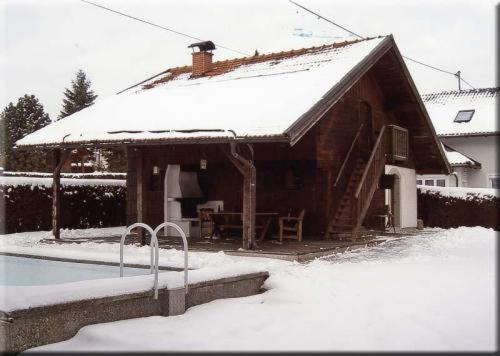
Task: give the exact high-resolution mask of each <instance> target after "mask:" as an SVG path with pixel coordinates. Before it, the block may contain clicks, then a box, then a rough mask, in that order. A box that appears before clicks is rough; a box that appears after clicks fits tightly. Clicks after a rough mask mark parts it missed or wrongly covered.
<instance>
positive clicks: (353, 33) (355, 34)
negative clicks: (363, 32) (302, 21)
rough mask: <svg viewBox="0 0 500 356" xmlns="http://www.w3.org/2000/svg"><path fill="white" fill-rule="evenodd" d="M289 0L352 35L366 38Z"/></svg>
mask: <svg viewBox="0 0 500 356" xmlns="http://www.w3.org/2000/svg"><path fill="white" fill-rule="evenodd" d="M288 1H290V2H291V3H292V4H294V5H295V6H298V7H300V8H302V9H304V10H306V11H308V12H310V13H311V14H313V15H316V16H318V18H320V19H323V20H325V21H327V22H329V23H331V24H332V25H335V26H337V27H340V28H341V29H343V30H344V31H347V32H349V33H350V34H352V35H354V36H357V37H359V38H361V39H363V40H364V39H365V38H364V37H363V36H360V35H358V34H357V33H355V32H352V31H351V30H348V29H347V28H345V27H343V26H341V25H339V24H337V23H335V22H333V21H332V20H329V19H327V18H326V17H323V16H321V15H320V14H317V13H315V12H314V11H312V10H309V9H308V8H306V7H304V6H302V5H300V4H298V3H296V2H295V1H292V0H288Z"/></svg>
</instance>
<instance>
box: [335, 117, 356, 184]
mask: <svg viewBox="0 0 500 356" xmlns="http://www.w3.org/2000/svg"><path fill="white" fill-rule="evenodd" d="M363 125H364V124H361V125H360V126H359V129H358V132H357V133H356V136H354V139H353V140H352V143H351V147H349V151H347V155H346V156H345V158H344V162H342V166H341V167H340V171H339V174H338V175H337V179H335V183H334V184H333V186H334V187H336V186H337V183H338V182H339V180H340V177H341V176H342V173H343V171H344V168H345V166H346V164H347V162H348V161H349V158H350V157H351V153H352V151H353V150H354V145H355V144H356V142H357V141H358V138H359V136H360V135H361V130H362V129H363Z"/></svg>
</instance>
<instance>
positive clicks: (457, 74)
mask: <svg viewBox="0 0 500 356" xmlns="http://www.w3.org/2000/svg"><path fill="white" fill-rule="evenodd" d="M455 76H456V77H457V78H458V91H462V88H461V87H460V71H458V72H456V73H455Z"/></svg>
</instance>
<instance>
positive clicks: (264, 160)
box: [127, 72, 413, 236]
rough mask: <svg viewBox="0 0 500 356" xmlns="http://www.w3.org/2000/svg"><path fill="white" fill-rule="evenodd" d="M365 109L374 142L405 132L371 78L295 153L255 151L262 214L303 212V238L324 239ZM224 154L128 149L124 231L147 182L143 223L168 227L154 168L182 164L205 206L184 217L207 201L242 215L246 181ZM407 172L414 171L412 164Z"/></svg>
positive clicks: (379, 196)
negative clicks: (203, 165)
mask: <svg viewBox="0 0 500 356" xmlns="http://www.w3.org/2000/svg"><path fill="white" fill-rule="evenodd" d="M362 102H365V103H367V104H369V106H370V107H371V112H372V117H373V123H372V125H371V126H372V130H371V131H372V132H371V134H372V135H373V137H374V138H376V136H377V134H378V132H379V131H380V129H381V127H382V126H383V125H388V124H401V123H399V122H398V121H397V120H396V118H395V116H394V115H393V114H392V113H391V112H390V111H388V110H386V109H385V106H384V103H385V102H386V99H385V98H384V95H383V93H382V90H381V89H380V88H379V87H378V85H377V83H376V81H375V80H374V77H373V75H372V74H371V73H370V72H369V73H367V74H366V75H365V76H364V77H363V78H362V79H361V80H360V81H359V82H358V83H357V84H356V85H354V86H353V87H352V88H351V89H350V90H349V92H348V93H346V95H344V97H343V98H342V99H341V100H340V101H339V102H338V103H337V104H336V105H335V106H334V107H333V108H332V109H331V110H330V111H329V112H328V113H327V114H326V115H325V116H324V117H323V118H322V119H321V120H320V121H319V122H318V123H317V124H316V125H315V127H314V128H313V129H311V130H310V131H309V132H308V133H307V134H306V135H305V136H304V137H303V138H302V139H301V140H300V141H299V142H298V143H297V144H296V145H295V146H293V147H290V146H289V145H288V144H285V143H260V144H253V147H254V150H255V165H256V167H257V212H278V213H280V214H283V215H285V214H287V213H288V211H289V210H292V213H293V214H297V213H298V212H299V211H300V210H301V209H306V215H305V219H304V234H305V235H306V236H311V235H313V236H322V235H323V234H324V232H325V229H326V225H327V220H328V217H327V210H328V206H329V205H330V204H332V201H331V200H332V199H334V197H333V196H332V195H331V194H330V188H331V182H332V180H333V179H335V178H336V175H337V173H338V171H339V169H340V166H341V164H342V161H343V159H344V157H345V156H346V153H347V150H348V149H349V146H350V144H351V142H352V140H353V138H354V135H355V134H356V131H357V129H358V127H359V124H360V120H361V119H360V114H359V113H360V110H359V106H360V103H362ZM373 141H374V140H373ZM223 150H227V151H228V150H229V145H228V144H207V145H164V146H142V147H129V148H128V159H129V161H128V163H129V164H128V175H127V202H128V205H127V223H128V224H131V223H133V222H136V221H137V197H138V192H137V189H136V184H137V178H138V177H141V178H142V179H143V182H144V191H143V192H142V199H143V209H144V220H145V222H147V223H149V224H152V225H156V224H159V223H160V222H161V221H162V219H163V177H160V178H156V181H155V178H154V177H153V176H152V167H153V166H155V165H156V166H159V167H160V169H161V170H162V171H163V170H164V169H165V167H166V165H167V164H181V169H182V170H191V171H197V172H198V179H199V183H200V187H201V188H202V190H203V192H204V194H205V199H191V200H185V201H184V202H183V215H184V216H193V217H194V212H195V210H194V206H195V205H196V204H197V203H201V202H203V201H205V200H223V201H224V208H225V210H226V211H241V210H242V197H243V192H242V181H243V180H242V177H241V175H240V173H239V172H238V170H237V169H236V168H235V167H234V166H233V165H232V164H231V163H230V161H229V160H228V159H227V157H226V156H225V155H224V153H223ZM411 154H412V153H411V149H410V155H411ZM141 156H142V174H141V169H140V167H141V166H140V161H141ZM202 158H203V159H206V160H207V169H206V170H200V167H199V165H200V159H202ZM402 165H403V166H406V167H412V166H413V160H412V159H410V160H409V161H408V162H405V163H404V164H402ZM287 171H293V172H294V175H295V177H296V178H297V183H298V187H297V188H295V189H289V188H287V187H286V175H287ZM162 173H163V174H164V171H163V172H162ZM158 180H159V181H160V183H158ZM158 184H159V186H158ZM155 186H156V187H155ZM139 196H140V194H139ZM375 197H376V199H374V203H373V204H372V205H373V209H374V208H376V207H377V206H380V205H383V191H382V190H380V191H378V192H376V194H375ZM370 209H372V207H371V208H370Z"/></svg>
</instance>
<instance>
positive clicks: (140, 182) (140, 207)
mask: <svg viewBox="0 0 500 356" xmlns="http://www.w3.org/2000/svg"><path fill="white" fill-rule="evenodd" d="M137 151H138V152H137V173H136V174H137V175H136V177H137V199H136V204H137V222H142V223H143V222H144V208H145V207H144V154H143V152H142V149H140V148H137ZM138 231H139V232H138V236H139V238H140V240H141V245H145V244H146V235H145V233H144V229H139V230H138Z"/></svg>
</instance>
